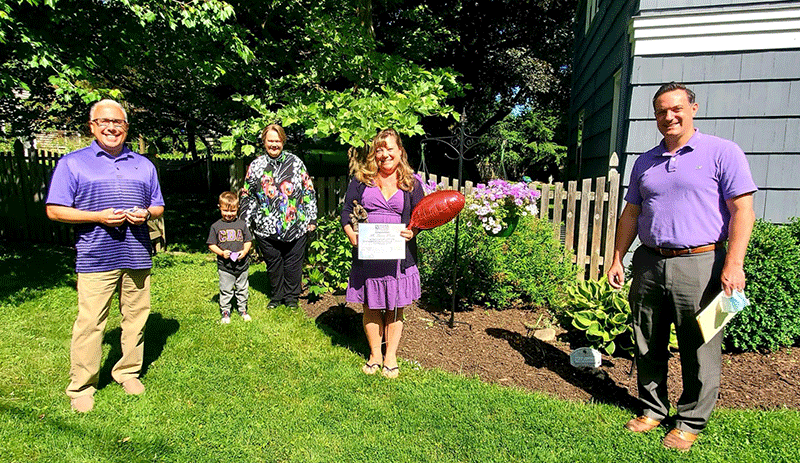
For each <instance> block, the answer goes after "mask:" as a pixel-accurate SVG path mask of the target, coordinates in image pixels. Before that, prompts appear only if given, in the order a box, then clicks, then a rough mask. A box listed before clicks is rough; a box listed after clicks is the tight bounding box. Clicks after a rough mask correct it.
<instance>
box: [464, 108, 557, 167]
mask: <svg viewBox="0 0 800 463" xmlns="http://www.w3.org/2000/svg"><path fill="white" fill-rule="evenodd" d="M559 124H560V117H559V116H558V115H557V114H556V113H555V112H553V111H533V110H530V109H528V110H526V111H523V112H521V113H519V114H515V113H512V114H509V115H508V116H506V117H505V119H503V120H502V121H500V122H498V123H497V124H495V125H494V126H493V127H492V129H491V131H490V137H488V138H487V144H486V145H487V146H486V154H485V155H484V156H482V157H481V158H480V161H479V162H478V169H479V170H480V172H481V176H482V177H483V178H484V179H491V178H509V179H519V178H522V176H524V175H528V176H530V177H532V178H534V179H536V180H544V181H546V180H547V176H548V175H553V176H555V175H556V174H557V173H558V168H559V166H561V164H562V161H563V159H564V156H566V154H567V147H566V146H563V145H560V144H559V143H557V142H556V141H554V140H555V138H556V130H555V129H556V127H558V125H559Z"/></svg>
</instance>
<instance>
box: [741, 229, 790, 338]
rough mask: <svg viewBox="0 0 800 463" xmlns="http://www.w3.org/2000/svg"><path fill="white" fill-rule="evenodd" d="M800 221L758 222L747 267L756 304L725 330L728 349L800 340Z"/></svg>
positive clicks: (751, 296)
mask: <svg viewBox="0 0 800 463" xmlns="http://www.w3.org/2000/svg"><path fill="white" fill-rule="evenodd" d="M798 233H800V225H799V224H798V221H797V219H795V220H794V221H793V222H792V223H791V224H790V225H788V226H786V225H774V224H771V223H768V222H764V221H762V220H758V221H757V222H756V225H755V227H754V228H753V234H752V237H751V238H750V245H749V247H748V248H747V255H746V256H745V261H744V271H745V275H746V276H747V286H746V287H745V293H746V294H747V297H748V299H750V303H751V304H750V306H748V307H747V308H745V309H744V310H743V311H742V312H740V313H739V314H737V315H736V316H735V317H733V319H731V321H730V323H728V325H727V326H726V328H725V330H726V333H725V348H726V349H730V348H735V349H739V350H747V351H756V350H774V349H777V348H778V347H781V346H791V345H793V344H794V343H795V342H797V341H798V339H800V238H798Z"/></svg>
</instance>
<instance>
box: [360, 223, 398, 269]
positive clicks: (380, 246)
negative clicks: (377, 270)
mask: <svg viewBox="0 0 800 463" xmlns="http://www.w3.org/2000/svg"><path fill="white" fill-rule="evenodd" d="M405 228H406V226H405V224H402V223H360V224H358V258H359V259H361V260H398V259H405V258H406V239H405V238H403V237H402V236H400V232H401V231H403V229H405Z"/></svg>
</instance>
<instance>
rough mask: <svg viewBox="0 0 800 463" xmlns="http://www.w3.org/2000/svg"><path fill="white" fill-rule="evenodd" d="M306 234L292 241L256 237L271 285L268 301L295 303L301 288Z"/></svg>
mask: <svg viewBox="0 0 800 463" xmlns="http://www.w3.org/2000/svg"><path fill="white" fill-rule="evenodd" d="M306 236H307V235H303V236H301V237H300V238H298V239H296V240H294V241H279V240H272V239H269V238H258V247H259V249H260V250H261V255H262V256H263V257H264V262H266V264H267V275H269V282H270V285H271V286H272V295H271V296H270V302H277V303H283V304H287V305H289V304H296V303H297V300H298V299H299V298H300V292H301V291H302V289H303V284H302V283H303V262H304V260H305V255H306V241H307V239H306Z"/></svg>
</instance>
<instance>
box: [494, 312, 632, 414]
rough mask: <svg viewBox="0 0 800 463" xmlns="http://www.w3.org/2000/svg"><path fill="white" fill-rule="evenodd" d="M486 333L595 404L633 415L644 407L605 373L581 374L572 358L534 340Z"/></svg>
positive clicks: (502, 331)
mask: <svg viewBox="0 0 800 463" xmlns="http://www.w3.org/2000/svg"><path fill="white" fill-rule="evenodd" d="M486 333H487V334H488V335H489V336H492V337H494V338H497V339H503V340H505V341H507V342H508V345H510V346H511V347H512V348H514V349H515V350H516V351H518V352H519V353H520V354H522V356H523V357H524V358H525V363H527V364H528V365H530V366H532V367H534V368H547V369H548V370H550V371H552V372H553V373H556V374H557V375H558V376H560V377H561V378H563V379H564V381H566V382H568V383H570V384H572V385H573V386H575V387H578V388H581V389H583V390H584V391H586V392H588V393H589V394H590V395H591V396H592V399H593V400H594V401H595V402H599V403H606V404H611V405H616V406H618V407H621V408H626V409H628V410H630V411H632V412H638V411H639V409H640V408H641V405H640V404H639V400H638V399H637V398H635V397H633V396H632V395H630V394H629V393H628V390H627V389H625V388H624V387H620V386H618V385H617V383H615V382H614V380H612V379H611V378H609V377H608V375H607V374H605V372H603V371H602V370H596V371H581V370H578V369H576V368H575V367H573V366H572V365H570V363H569V355H567V354H565V353H564V352H562V351H560V350H558V349H556V348H555V347H554V346H552V345H550V344H548V343H546V342H543V341H540V340H538V339H536V338H534V337H528V336H523V335H522V334H520V333H517V332H514V331H509V330H506V329H501V328H487V329H486Z"/></svg>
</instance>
